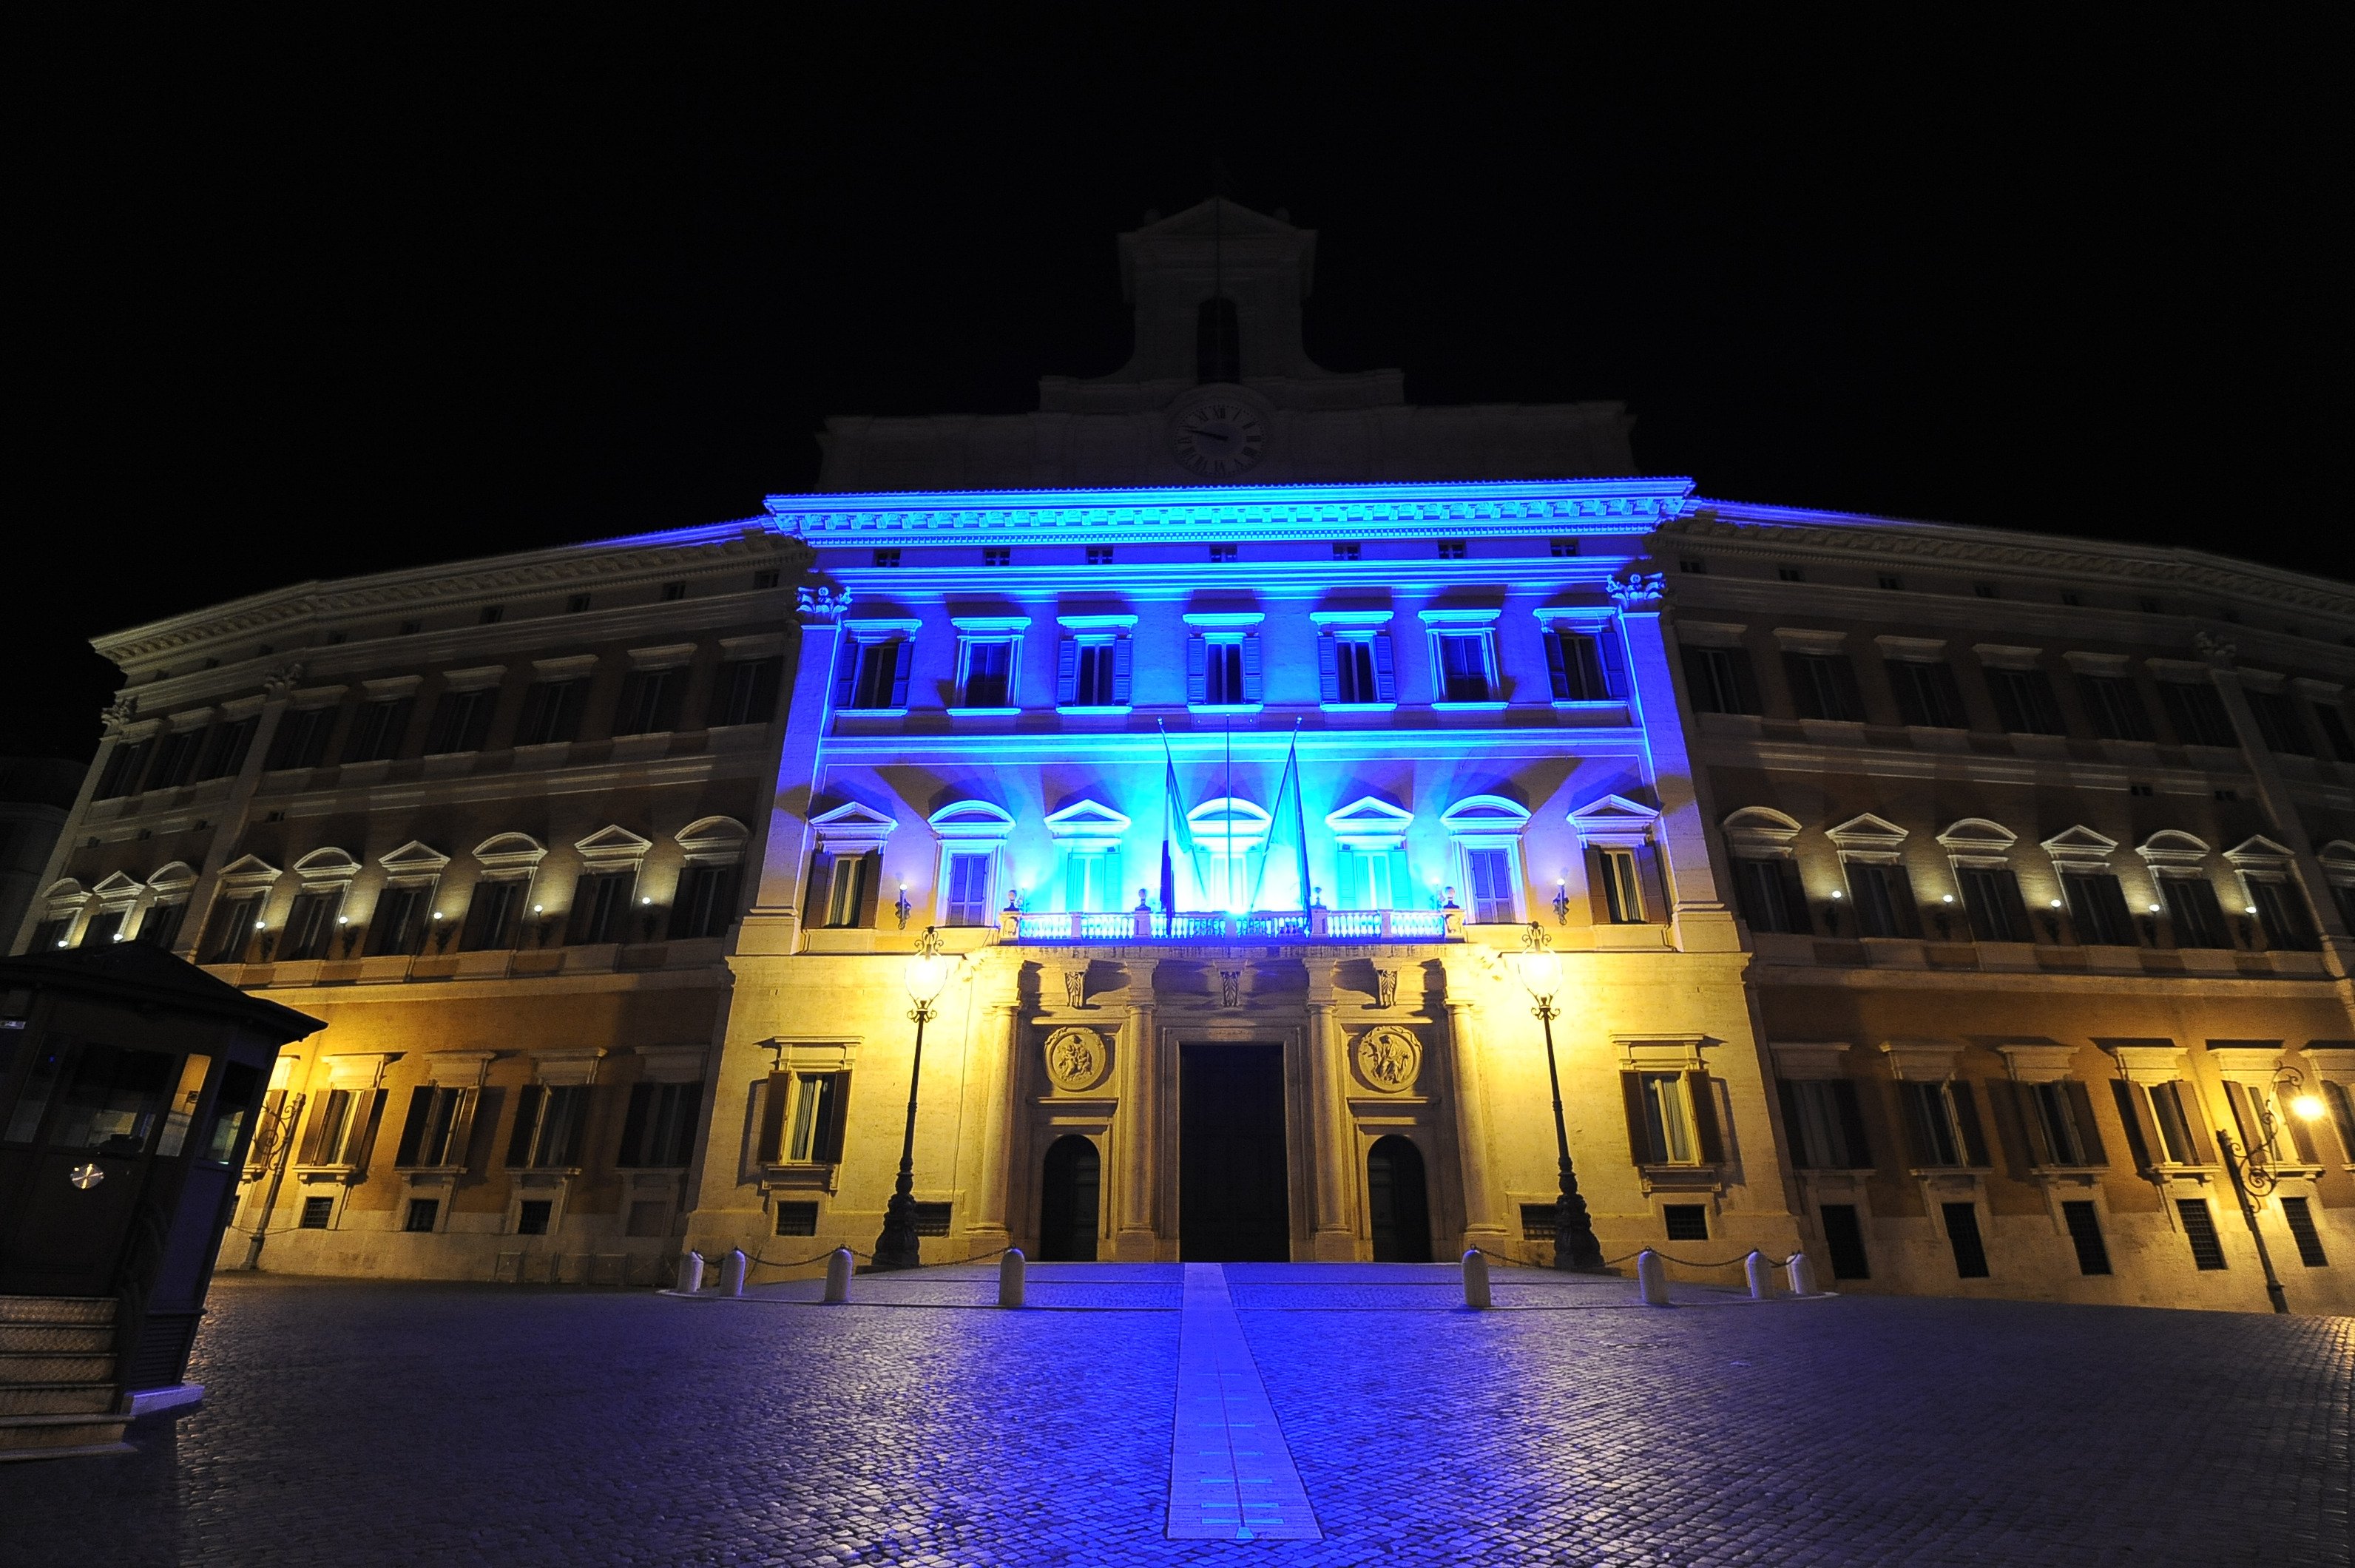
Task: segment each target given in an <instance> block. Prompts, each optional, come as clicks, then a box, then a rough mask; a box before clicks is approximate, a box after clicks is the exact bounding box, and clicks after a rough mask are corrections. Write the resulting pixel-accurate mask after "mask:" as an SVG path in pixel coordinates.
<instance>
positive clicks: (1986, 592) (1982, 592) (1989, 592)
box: [1971, 582, 1996, 599]
mask: <svg viewBox="0 0 2355 1568" xmlns="http://www.w3.org/2000/svg"><path fill="white" fill-rule="evenodd" d="M1971 592H1974V593H1976V594H1977V595H1978V596H1979V597H1980V598H1982V599H1992V598H1994V597H1995V596H1996V592H1995V584H1994V583H1992V582H1974V583H1972V584H1971Z"/></svg>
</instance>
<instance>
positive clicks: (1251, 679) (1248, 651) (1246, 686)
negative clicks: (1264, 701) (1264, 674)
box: [1243, 632, 1260, 702]
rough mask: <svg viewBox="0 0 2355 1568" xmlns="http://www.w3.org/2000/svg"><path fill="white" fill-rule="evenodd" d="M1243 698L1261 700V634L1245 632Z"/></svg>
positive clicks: (1250, 700)
mask: <svg viewBox="0 0 2355 1568" xmlns="http://www.w3.org/2000/svg"><path fill="white" fill-rule="evenodd" d="M1243 700H1244V701H1245V702H1257V701H1259V700H1260V675H1259V634H1258V633H1256V632H1246V633H1244V634H1243Z"/></svg>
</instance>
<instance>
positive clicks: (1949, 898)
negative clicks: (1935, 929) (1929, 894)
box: [1938, 893, 1955, 904]
mask: <svg viewBox="0 0 2355 1568" xmlns="http://www.w3.org/2000/svg"><path fill="white" fill-rule="evenodd" d="M1938 901H1939V902H1940V903H1942V904H1950V903H1953V902H1954V901H1955V895H1954V894H1952V893H1941V894H1940V895H1939V897H1938Z"/></svg>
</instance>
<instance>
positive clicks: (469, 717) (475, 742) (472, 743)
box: [425, 686, 499, 756]
mask: <svg viewBox="0 0 2355 1568" xmlns="http://www.w3.org/2000/svg"><path fill="white" fill-rule="evenodd" d="M498 700H499V692H498V688H496V687H494V686H478V687H474V688H469V689H467V690H465V691H445V692H443V693H442V699H441V700H440V701H438V702H436V703H435V704H434V705H433V720H432V723H431V724H430V725H428V726H427V727H426V731H425V752H426V755H428V756H440V755H444V754H447V753H449V752H479V751H481V750H482V749H483V741H484V740H485V738H486V737H487V736H488V735H489V734H490V732H491V709H493V708H495V707H496V706H497V705H498Z"/></svg>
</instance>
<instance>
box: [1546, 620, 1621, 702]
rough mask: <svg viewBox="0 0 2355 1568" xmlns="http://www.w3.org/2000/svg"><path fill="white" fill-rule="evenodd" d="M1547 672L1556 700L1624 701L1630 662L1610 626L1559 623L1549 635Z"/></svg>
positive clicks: (1547, 638) (1547, 640) (1547, 641)
mask: <svg viewBox="0 0 2355 1568" xmlns="http://www.w3.org/2000/svg"><path fill="white" fill-rule="evenodd" d="M1545 648H1546V674H1547V676H1548V677H1550V679H1551V680H1552V682H1553V699H1554V700H1555V701H1556V702H1624V701H1625V700H1626V698H1627V664H1626V659H1625V656H1624V655H1623V654H1622V652H1621V650H1620V646H1619V638H1618V635H1617V634H1615V633H1614V632H1612V631H1611V630H1610V629H1608V628H1607V627H1593V628H1590V629H1587V630H1573V629H1572V628H1571V627H1568V626H1556V627H1554V628H1552V629H1551V630H1550V633H1549V634H1548V635H1547V637H1546V640H1545Z"/></svg>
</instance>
